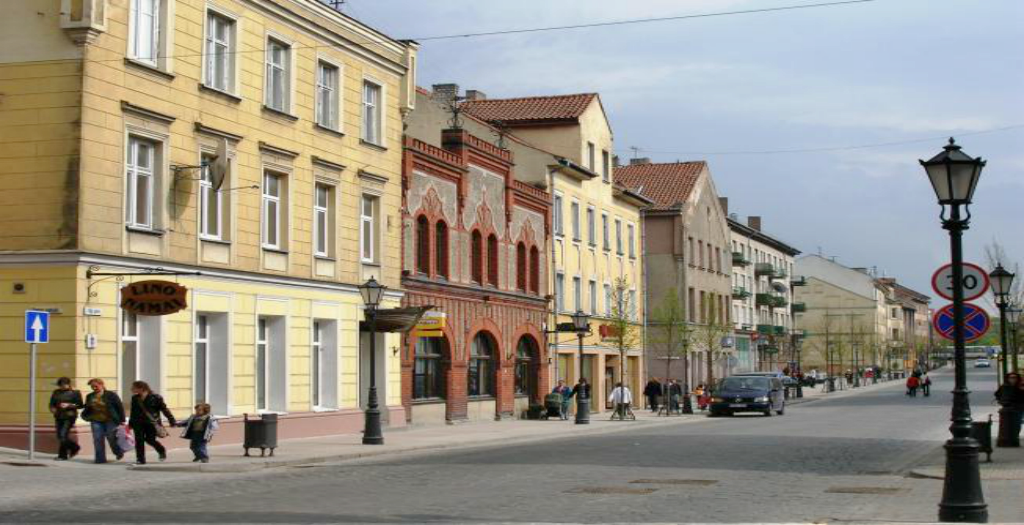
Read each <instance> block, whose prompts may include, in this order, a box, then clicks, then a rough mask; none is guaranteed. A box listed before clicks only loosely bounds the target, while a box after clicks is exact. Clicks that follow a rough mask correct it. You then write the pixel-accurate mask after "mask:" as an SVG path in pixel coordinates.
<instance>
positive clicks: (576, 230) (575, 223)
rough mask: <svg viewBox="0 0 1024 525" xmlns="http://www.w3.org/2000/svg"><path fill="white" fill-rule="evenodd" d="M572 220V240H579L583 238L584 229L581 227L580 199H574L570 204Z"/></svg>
mask: <svg viewBox="0 0 1024 525" xmlns="http://www.w3.org/2000/svg"><path fill="white" fill-rule="evenodd" d="M569 213H570V214H571V217H570V220H571V221H572V240H573V241H576V242H579V241H581V240H582V239H583V231H582V228H581V227H580V201H578V200H576V199H573V200H572V203H571V204H570V205H569Z"/></svg>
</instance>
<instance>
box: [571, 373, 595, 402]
mask: <svg viewBox="0 0 1024 525" xmlns="http://www.w3.org/2000/svg"><path fill="white" fill-rule="evenodd" d="M570 395H571V396H572V397H575V398H576V400H577V401H579V400H580V399H590V384H589V383H587V378H585V377H581V378H580V380H579V382H578V383H576V386H574V387H572V393H571V394H570Z"/></svg>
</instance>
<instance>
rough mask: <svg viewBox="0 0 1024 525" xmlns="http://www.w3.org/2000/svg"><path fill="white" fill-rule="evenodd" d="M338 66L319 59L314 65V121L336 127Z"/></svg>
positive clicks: (324, 125) (335, 128) (328, 127)
mask: <svg viewBox="0 0 1024 525" xmlns="http://www.w3.org/2000/svg"><path fill="white" fill-rule="evenodd" d="M339 77H340V75H339V74H338V67H337V66H335V65H333V64H328V63H327V62H324V61H322V60H321V61H320V62H319V63H317V66H316V123H317V124H319V125H321V126H323V127H325V128H327V129H334V130H337V129H338V93H339V89H338V78H339Z"/></svg>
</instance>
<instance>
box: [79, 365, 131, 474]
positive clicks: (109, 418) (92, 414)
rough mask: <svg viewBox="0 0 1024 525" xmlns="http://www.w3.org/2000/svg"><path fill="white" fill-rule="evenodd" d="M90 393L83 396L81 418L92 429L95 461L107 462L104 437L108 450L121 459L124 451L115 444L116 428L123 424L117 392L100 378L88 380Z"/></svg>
mask: <svg viewBox="0 0 1024 525" xmlns="http://www.w3.org/2000/svg"><path fill="white" fill-rule="evenodd" d="M89 387H90V388H92V393H90V394H89V395H87V396H85V410H83V411H82V419H84V420H86V421H88V422H89V426H90V428H91V429H92V444H93V448H94V449H95V451H96V455H95V460H96V463H106V462H107V448H106V445H105V444H104V443H103V441H104V439H105V440H106V441H107V442H108V443H110V451H111V452H113V453H114V456H115V457H116V458H117V459H118V461H120V460H121V458H123V457H124V451H123V450H121V447H120V446H119V445H118V444H117V428H118V427H119V426H121V425H122V424H124V421H125V414H124V405H123V404H122V403H121V398H120V397H118V395H117V394H115V393H114V392H111V391H110V390H107V388H106V385H104V384H103V380H102V379H100V378H93V379H90V380H89Z"/></svg>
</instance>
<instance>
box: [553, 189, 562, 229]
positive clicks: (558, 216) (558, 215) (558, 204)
mask: <svg viewBox="0 0 1024 525" xmlns="http://www.w3.org/2000/svg"><path fill="white" fill-rule="evenodd" d="M553 208H554V209H552V210H551V214H552V215H553V217H552V218H551V219H552V222H553V223H554V227H555V235H563V234H564V233H563V232H562V196H561V195H558V194H557V193H556V194H555V205H554V206H553Z"/></svg>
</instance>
